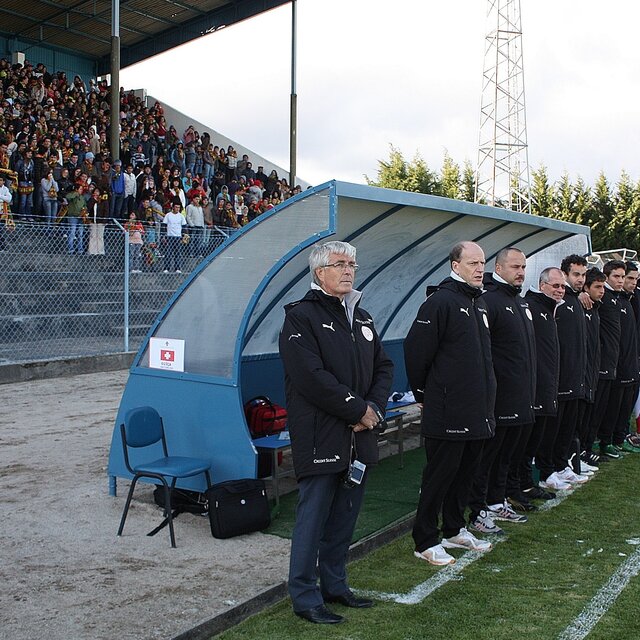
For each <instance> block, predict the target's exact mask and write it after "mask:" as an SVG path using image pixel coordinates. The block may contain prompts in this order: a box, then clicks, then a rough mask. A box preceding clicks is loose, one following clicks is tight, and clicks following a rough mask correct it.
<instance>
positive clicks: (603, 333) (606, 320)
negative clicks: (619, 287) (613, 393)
mask: <svg viewBox="0 0 640 640" xmlns="http://www.w3.org/2000/svg"><path fill="white" fill-rule="evenodd" d="M619 296H620V294H619V293H618V292H617V291H614V290H613V289H612V288H611V287H610V286H609V285H608V284H607V283H605V285H604V296H603V298H602V306H601V307H600V309H599V313H600V371H599V372H598V373H599V376H600V378H601V379H602V380H615V379H616V371H617V368H618V357H619V356H620V304H619V303H618V298H619Z"/></svg>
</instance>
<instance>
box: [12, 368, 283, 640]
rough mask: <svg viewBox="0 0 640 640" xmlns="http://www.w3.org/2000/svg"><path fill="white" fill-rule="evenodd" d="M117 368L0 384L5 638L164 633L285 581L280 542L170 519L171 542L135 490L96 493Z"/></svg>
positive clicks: (118, 390) (145, 495)
mask: <svg viewBox="0 0 640 640" xmlns="http://www.w3.org/2000/svg"><path fill="white" fill-rule="evenodd" d="M127 376H128V371H117V372H106V373H96V374H86V375H80V376H73V377H69V378H56V379H52V380H38V381H33V382H26V383H20V384H9V385H2V386H0V401H1V402H2V406H3V412H2V416H1V417H0V495H2V500H1V501H0V522H2V534H3V535H2V538H3V540H2V563H0V582H1V584H2V585H3V588H2V590H1V591H0V610H1V611H2V623H3V624H2V634H1V635H2V637H3V638H11V640H22V639H24V640H38V639H41V638H42V639H46V640H76V639H84V638H87V639H90V640H103V639H104V640H113V639H114V638H117V639H118V640H125V639H128V638H131V639H134V638H135V639H136V640H141V639H147V638H148V639H168V638H172V637H173V636H175V635H177V634H179V633H181V632H184V631H186V630H188V629H190V628H192V627H194V626H195V625H197V624H199V623H202V622H204V621H206V620H208V619H210V618H212V617H214V616H216V615H218V614H220V613H222V612H224V611H226V610H228V609H230V608H231V607H233V606H234V605H236V604H238V603H240V602H243V601H244V600H246V599H248V598H251V597H253V596H255V595H257V594H258V593H260V592H262V591H264V590H265V589H266V588H268V587H270V586H273V585H276V584H279V583H280V582H282V581H283V580H285V578H286V573H287V564H288V553H289V541H288V540H284V539H282V538H278V537H276V536H270V535H264V534H259V533H258V534H252V535H249V536H241V537H238V538H233V539H230V540H216V539H215V538H213V537H211V532H210V530H209V523H208V520H207V519H206V518H202V517H200V516H193V515H189V514H182V515H180V517H179V518H178V519H177V521H176V539H177V544H178V548H177V549H171V548H170V545H169V536H168V533H167V532H166V530H163V531H162V532H161V533H159V534H158V535H156V536H155V537H153V538H148V537H147V536H146V535H145V534H146V533H147V532H148V531H150V530H151V529H152V528H153V527H154V526H156V525H157V524H158V523H159V521H160V519H161V513H160V511H159V510H158V509H157V508H156V507H155V505H153V504H152V499H151V489H150V488H148V487H145V486H144V485H140V487H139V488H138V489H136V496H137V497H138V499H137V500H136V499H135V497H134V502H133V505H132V508H131V511H130V514H129V517H128V518H127V526H126V528H125V533H124V536H123V537H122V538H121V539H118V538H117V537H116V535H115V534H116V531H117V528H118V522H119V519H120V516H121V513H122V509H123V506H124V500H125V495H126V489H127V487H128V483H126V482H124V481H122V480H120V482H119V495H118V497H117V498H113V497H110V496H109V494H108V482H107V475H106V468H107V459H108V454H109V446H110V441H111V434H112V430H113V421H114V419H115V415H116V412H117V409H118V405H119V402H120V397H121V395H122V391H123V389H124V385H125V383H126V380H127Z"/></svg>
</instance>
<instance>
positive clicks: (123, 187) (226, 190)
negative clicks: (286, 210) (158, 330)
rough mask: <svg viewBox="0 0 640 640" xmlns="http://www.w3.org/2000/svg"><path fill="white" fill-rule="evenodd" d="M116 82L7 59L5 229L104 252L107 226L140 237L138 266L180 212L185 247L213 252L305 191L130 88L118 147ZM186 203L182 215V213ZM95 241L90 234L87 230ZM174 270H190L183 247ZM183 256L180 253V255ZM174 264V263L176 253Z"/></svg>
mask: <svg viewBox="0 0 640 640" xmlns="http://www.w3.org/2000/svg"><path fill="white" fill-rule="evenodd" d="M110 91H111V87H109V86H108V84H107V83H106V81H97V80H95V79H91V80H90V81H89V84H88V86H87V85H86V84H85V82H84V80H83V79H82V78H80V77H79V76H77V75H76V76H75V77H74V78H73V80H72V81H71V80H69V79H68V78H67V76H66V73H65V72H64V71H58V72H53V73H52V72H49V71H48V70H47V68H46V66H45V65H44V64H42V63H38V64H36V65H35V66H34V65H33V64H32V63H30V62H28V61H25V63H24V65H22V64H11V63H10V62H9V61H7V60H6V59H0V182H1V183H2V184H0V216H1V218H0V227H2V231H1V232H0V233H1V234H2V236H3V237H2V239H1V240H2V242H3V243H4V241H5V234H6V231H7V230H10V229H12V228H13V227H14V225H15V222H14V221H15V220H20V221H24V222H27V223H29V222H33V223H41V224H43V225H46V227H47V228H49V229H52V231H55V229H56V225H57V228H60V229H64V235H65V236H66V247H67V250H68V252H69V253H70V254H79V253H90V254H101V253H104V252H105V247H104V230H105V226H106V225H108V224H110V223H111V221H112V220H114V219H115V220H118V221H120V222H121V224H123V225H124V226H125V228H127V229H128V230H129V234H130V240H131V244H132V245H135V246H132V248H131V257H132V265H134V266H132V270H134V271H140V270H141V267H142V256H143V254H144V253H145V251H146V253H147V254H148V255H149V254H150V250H152V251H154V252H155V253H156V254H157V253H158V251H159V249H161V248H162V247H166V246H167V245H168V244H171V245H173V243H174V240H169V238H171V237H174V238H175V236H171V235H169V234H168V233H167V228H168V225H167V222H168V220H166V216H167V215H168V214H170V213H174V212H175V211H179V213H180V215H181V216H182V217H183V219H184V224H181V225H180V228H181V232H180V238H179V240H180V242H181V244H182V245H186V244H187V243H188V245H189V248H188V252H189V254H191V255H195V256H198V255H204V254H205V253H206V252H207V250H208V248H209V243H210V239H211V233H212V230H213V229H214V227H216V226H218V227H227V228H232V229H236V228H239V227H241V226H244V225H245V224H247V223H248V222H250V221H251V220H253V219H254V218H255V217H256V216H258V215H260V214H261V213H264V212H265V211H268V210H270V209H272V208H273V207H275V206H276V205H278V204H280V203H282V202H283V201H284V200H286V199H287V198H289V197H291V196H292V195H295V194H297V193H299V192H300V190H301V189H300V187H299V186H295V187H291V186H290V185H289V184H288V183H287V180H286V178H284V177H279V176H278V174H277V172H276V171H275V170H272V171H270V172H269V174H268V175H267V174H266V173H265V171H264V168H263V167H262V166H258V167H254V166H253V163H252V162H251V159H250V158H249V156H248V155H246V154H244V155H242V157H241V158H239V157H238V154H237V152H236V150H235V149H234V148H233V146H231V145H229V146H228V147H227V148H226V149H225V148H223V147H222V146H220V145H217V144H215V141H214V140H212V139H211V136H210V134H209V133H208V132H206V131H205V132H202V133H199V132H198V131H196V130H195V128H194V127H193V126H189V127H187V129H186V130H185V131H184V132H182V133H180V132H178V131H177V130H176V128H175V126H173V125H172V124H170V123H167V121H166V119H165V115H164V109H163V107H162V105H161V104H160V103H159V102H156V103H155V104H154V105H153V106H151V107H148V106H146V105H145V103H144V101H143V99H142V98H141V97H139V96H136V95H134V93H133V92H128V93H127V92H125V91H124V90H123V89H122V88H121V89H120V113H119V118H118V121H119V141H120V143H119V149H118V153H117V154H114V153H113V152H112V150H111V149H110V148H109V144H110V142H109V141H110V128H111V126H112V124H111V114H110ZM177 204H179V205H180V206H179V208H177V207H176V205H177ZM86 231H87V232H88V233H85V232H86ZM170 253H171V262H172V264H171V265H169V263H168V262H165V267H167V268H168V267H169V266H171V267H173V268H175V270H179V269H180V255H182V254H183V253H184V250H183V249H182V248H181V249H180V250H179V251H178V252H177V253H176V252H170ZM174 253H175V256H174ZM165 257H166V256H165Z"/></svg>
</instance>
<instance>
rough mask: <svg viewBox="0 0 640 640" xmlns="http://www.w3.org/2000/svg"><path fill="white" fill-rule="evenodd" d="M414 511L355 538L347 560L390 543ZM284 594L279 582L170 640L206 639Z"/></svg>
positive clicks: (409, 522) (408, 525)
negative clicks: (360, 537)
mask: <svg viewBox="0 0 640 640" xmlns="http://www.w3.org/2000/svg"><path fill="white" fill-rule="evenodd" d="M414 520H415V512H414V513H412V514H411V515H409V516H408V517H405V518H401V519H400V520H396V521H395V522H393V523H391V524H390V525H388V526H387V527H385V528H384V529H382V530H380V531H378V532H376V533H373V534H371V535H370V536H367V537H366V538H363V539H362V540H359V541H358V542H356V544H354V545H353V546H352V547H351V548H350V549H349V562H353V561H354V560H359V559H360V558H363V557H364V556H366V555H367V554H369V553H371V552H372V551H375V550H376V549H379V548H380V547H383V546H384V545H386V544H389V543H390V542H393V541H394V540H396V539H397V538H399V537H400V536H403V535H404V534H405V533H408V532H409V531H411V529H412V528H413V523H414ZM287 597H288V592H287V583H286V582H281V583H280V584H277V585H275V586H273V587H270V588H269V589H267V590H266V591H263V592H262V593H259V594H258V595H257V596H254V597H253V598H251V599H250V600H247V601H246V602H243V603H241V604H239V605H237V606H235V607H233V608H232V609H229V610H228V611H225V612H224V613H221V614H220V615H218V616H216V617H215V618H211V620H207V621H206V622H203V623H202V624H199V625H198V626H197V627H194V628H193V629H190V630H189V631H185V632H184V633H181V634H180V635H177V636H175V637H174V638H173V639H172V640H210V638H212V637H214V636H216V635H218V634H220V633H223V632H224V631H227V630H228V629H231V627H235V626H236V625H237V624H240V623H241V622H243V621H244V620H246V619H247V618H250V617H251V616H255V615H257V614H258V613H261V612H262V611H264V610H265V609H267V608H268V607H271V606H272V605H274V604H277V603H278V602H281V601H282V600H284V599H285V598H287Z"/></svg>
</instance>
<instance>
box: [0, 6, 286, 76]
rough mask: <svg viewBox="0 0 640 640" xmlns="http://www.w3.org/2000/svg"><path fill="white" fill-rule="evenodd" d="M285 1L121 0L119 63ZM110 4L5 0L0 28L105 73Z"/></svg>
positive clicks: (131, 61) (123, 64)
mask: <svg viewBox="0 0 640 640" xmlns="http://www.w3.org/2000/svg"><path fill="white" fill-rule="evenodd" d="M288 2H289V0H120V48H121V54H120V60H121V61H120V64H121V67H126V66H128V65H131V64H135V63H136V62H140V61H141V60H144V59H146V58H149V57H151V56H153V55H156V54H158V53H162V52H163V51H167V50H168V49H171V48H173V47H176V46H179V45H181V44H184V43H185V42H189V41H190V40H194V39H196V38H199V37H200V36H203V35H206V34H208V33H213V32H214V31H216V30H218V29H221V28H223V27H225V26H229V25H232V24H234V23H236V22H239V21H241V20H245V19H247V18H251V17H253V16H255V15H258V14H259V13H262V12H264V11H267V10H269V9H273V8H275V7H278V6H280V5H283V4H286V3H288ZM111 4H112V0H29V2H27V3H25V2H24V0H3V1H2V2H0V32H2V33H4V34H6V35H8V36H9V37H10V38H15V39H16V40H20V41H23V42H32V43H34V44H37V45H40V46H48V47H54V48H59V49H63V50H67V51H72V52H74V53H76V54H78V55H81V56H84V57H86V58H89V59H93V60H95V61H96V63H97V68H98V73H99V74H103V73H108V71H109V59H110V51H111ZM27 57H28V56H27ZM34 62H38V61H37V60H36V61H34Z"/></svg>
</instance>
